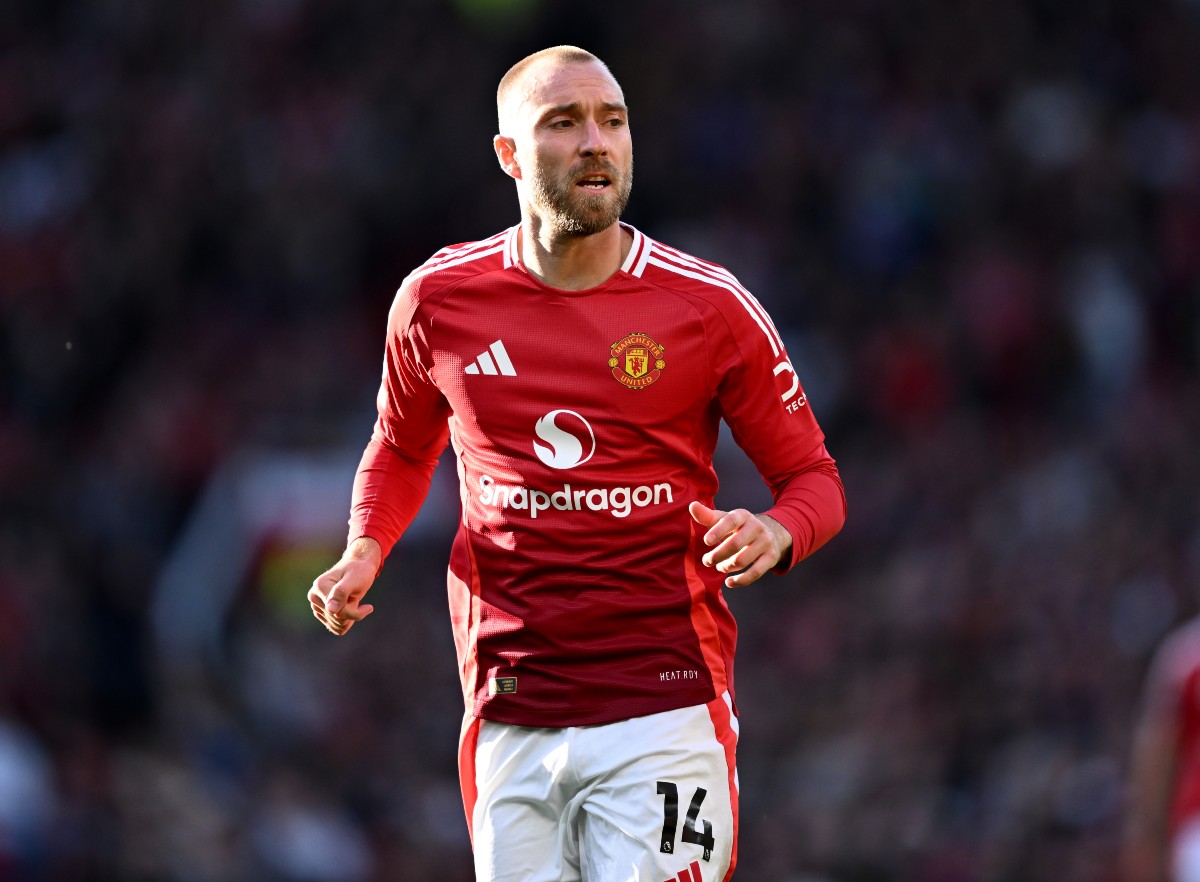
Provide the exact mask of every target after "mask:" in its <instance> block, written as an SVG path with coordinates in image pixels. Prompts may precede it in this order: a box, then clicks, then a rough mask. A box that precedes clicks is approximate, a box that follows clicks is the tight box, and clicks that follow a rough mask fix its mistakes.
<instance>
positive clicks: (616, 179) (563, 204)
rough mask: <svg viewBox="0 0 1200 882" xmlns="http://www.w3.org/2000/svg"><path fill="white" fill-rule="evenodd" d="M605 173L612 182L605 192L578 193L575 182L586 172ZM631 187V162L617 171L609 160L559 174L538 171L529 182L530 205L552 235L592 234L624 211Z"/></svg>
mask: <svg viewBox="0 0 1200 882" xmlns="http://www.w3.org/2000/svg"><path fill="white" fill-rule="evenodd" d="M600 173H602V174H606V175H608V177H609V179H610V180H611V181H612V183H611V185H610V187H609V190H611V193H610V192H609V191H605V192H604V193H603V194H602V195H601V196H600V197H599V198H598V197H593V196H589V195H588V194H587V193H585V192H580V190H579V188H578V187H576V186H575V182H576V181H577V180H579V179H580V177H582V176H584V175H588V174H600ZM632 190H633V162H632V160H631V161H630V163H629V166H628V168H627V169H626V170H625V171H624V172H621V171H618V169H617V167H616V166H615V165H613V164H612V163H611V162H596V163H590V164H589V165H587V166H586V167H585V168H584V169H583V170H582V171H581V170H580V169H574V170H572V171H570V172H568V173H567V174H564V175H562V176H561V177H557V178H555V177H552V176H551V175H549V174H547V173H546V172H544V171H542V170H540V169H539V170H538V171H537V172H536V173H535V174H534V175H533V178H532V180H531V181H530V191H531V196H532V198H533V204H534V205H535V206H537V208H539V209H540V210H541V213H542V214H543V220H545V221H546V222H547V223H549V225H550V228H551V233H552V235H555V236H561V237H565V238H578V237H583V236H592V235H595V234H596V233H599V232H602V231H604V230H607V229H608V228H609V227H611V226H612V225H613V224H615V223H616V222H617V221H618V220H620V218H621V215H622V214H624V213H625V206H627V205H628V204H629V194H630V192H631V191H632Z"/></svg>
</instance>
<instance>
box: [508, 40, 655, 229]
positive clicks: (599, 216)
mask: <svg viewBox="0 0 1200 882" xmlns="http://www.w3.org/2000/svg"><path fill="white" fill-rule="evenodd" d="M527 76H528V85H529V88H528V90H526V91H525V92H524V94H523V96H522V97H521V99H520V103H519V105H518V106H517V107H516V108H515V115H514V116H515V121H516V128H515V131H514V140H515V142H516V147H517V151H516V156H517V160H518V162H519V163H520V166H521V172H522V174H521V179H522V180H524V181H525V193H526V196H525V198H526V199H527V201H528V204H529V208H530V210H531V212H532V213H533V214H534V215H536V216H538V217H540V218H541V219H542V220H544V221H546V222H548V223H549V224H550V225H551V229H552V231H553V232H554V233H555V234H558V235H566V236H590V235H592V234H594V233H598V232H600V231H601V230H605V229H607V228H608V227H610V226H612V225H613V224H614V223H616V222H617V220H618V219H619V218H620V217H621V214H622V212H624V210H625V206H626V204H627V203H628V202H629V192H630V189H631V188H632V186H633V142H632V140H631V138H630V135H629V114H628V110H627V109H626V107H625V99H624V96H623V95H622V93H621V87H620V86H618V85H617V82H616V80H614V79H613V78H612V75H611V74H609V72H608V71H607V70H606V69H605V68H604V67H603V66H602V65H600V64H597V63H595V62H587V63H568V64H561V65H560V64H556V63H553V62H544V63H542V64H540V65H538V66H537V67H535V68H534V69H532V70H531V71H529V73H528V75H527Z"/></svg>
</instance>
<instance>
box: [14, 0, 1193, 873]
mask: <svg viewBox="0 0 1200 882" xmlns="http://www.w3.org/2000/svg"><path fill="white" fill-rule="evenodd" d="M556 43H575V44H578V45H582V46H584V47H585V48H587V49H589V50H591V51H594V52H596V53H597V54H598V55H600V56H601V57H602V58H604V59H605V60H606V61H607V62H608V63H609V65H610V66H611V68H612V69H613V71H614V73H615V74H616V76H617V78H618V80H620V81H621V83H622V85H623V86H624V88H625V92H626V98H627V100H628V102H629V104H630V106H631V109H632V115H631V123H632V132H633V135H634V143H635V145H636V151H635V152H636V157H637V175H636V186H635V187H634V191H633V200H632V202H631V205H630V211H629V214H628V216H627V218H628V220H630V221H631V222H632V223H634V224H635V225H637V226H639V227H640V228H642V229H644V230H645V231H646V232H647V233H649V234H650V235H652V236H654V237H656V238H658V239H660V240H662V241H665V242H667V243H669V244H672V245H675V246H678V247H681V248H684V249H686V250H689V251H692V252H694V253H698V254H700V255H703V256H705V257H707V258H710V259H713V260H716V261H718V262H721V263H724V264H725V265H726V266H728V267H729V268H730V269H731V270H732V271H733V272H735V273H736V274H737V275H738V276H739V277H740V278H741V280H742V281H743V282H744V283H745V284H746V285H747V287H749V288H750V289H751V290H752V291H753V292H755V294H756V295H757V296H758V297H759V299H760V300H762V301H763V303H764V304H765V305H766V306H767V308H768V309H769V310H770V311H771V313H772V315H773V316H774V317H775V319H776V323H777V324H778V325H779V326H780V329H781V331H782V332H783V334H784V336H785V339H786V340H787V341H788V345H789V351H790V352H791V354H792V357H793V361H794V362H795V363H796V365H797V369H798V371H799V373H800V375H801V377H802V378H803V380H804V382H805V387H806V390H807V391H808V393H809V396H810V399H811V401H812V402H813V406H814V408H815V410H816V414H817V416H818V418H819V420H820V421H821V423H822V426H823V428H824V429H825V431H826V434H827V436H828V446H829V449H830V451H831V452H832V454H833V455H834V456H835V458H837V460H838V463H839V466H840V468H841V471H842V475H843V478H844V481H845V484H846V492H847V497H848V502H849V511H850V515H849V521H848V523H847V527H846V529H845V531H844V532H843V534H842V535H841V536H839V537H838V538H837V539H836V540H835V541H834V542H833V543H832V544H831V545H830V546H828V547H827V548H825V549H824V550H822V551H821V552H819V553H818V555H817V556H815V557H814V558H812V559H811V560H810V561H808V562H806V563H805V564H803V565H801V566H800V567H798V568H797V569H796V570H794V571H793V572H792V573H791V574H789V575H788V576H786V577H783V578H781V579H773V580H768V581H764V582H763V583H760V584H759V585H756V586H755V587H754V588H753V589H751V590H748V591H745V592H741V593H738V594H736V595H734V596H731V597H730V598H729V600H730V604H731V606H732V607H733V608H734V611H735V613H736V614H737V615H738V617H739V621H740V623H741V626H742V631H741V638H740V646H741V648H740V654H739V668H738V671H737V678H738V679H737V684H738V702H739V707H740V711H741V717H742V732H743V738H742V743H741V748H740V753H739V760H740V769H741V785H742V802H741V805H742V809H741V811H742V822H741V848H740V862H739V871H738V878H740V879H745V880H747V882H756V880H771V882H1115V880H1116V879H1117V878H1118V875H1117V870H1116V866H1117V864H1116V860H1115V859H1116V856H1117V850H1118V847H1119V840H1120V835H1119V831H1120V826H1121V821H1122V810H1123V805H1124V799H1125V792H1126V791H1125V787H1126V780H1127V767H1128V763H1127V753H1128V749H1129V741H1130V729H1131V722H1132V718H1133V714H1134V709H1135V707H1136V704H1137V701H1138V694H1139V689H1140V682H1141V679H1142V677H1143V675H1144V671H1145V666H1146V663H1147V660H1148V658H1149V655H1150V653H1151V652H1152V651H1153V649H1154V647H1155V645H1156V644H1157V642H1158V641H1159V640H1160V639H1161V637H1162V635H1163V634H1164V633H1165V631H1166V630H1167V629H1168V628H1170V627H1171V626H1172V625H1173V624H1175V623H1177V622H1179V621H1181V620H1183V619H1184V618H1186V617H1188V616H1190V615H1192V614H1194V613H1195V612H1196V611H1197V609H1198V608H1200V604H1198V603H1197V601H1198V600H1200V592H1198V591H1197V588H1200V503H1198V501H1197V500H1198V498H1200V494H1198V493H1197V488H1198V487H1200V456H1198V455H1197V446H1196V445H1197V439H1200V378H1198V370H1197V369H1198V367H1200V365H1198V358H1200V52H1198V51H1197V46H1200V2H1197V0H1142V2H1136V3H1132V2H1120V0H1086V2H1085V0H1017V2H1011V3H999V2H994V0H953V2H952V0H916V2H910V3H888V2H883V0H811V2H804V3H789V2H785V0H751V2H742V0H664V2H646V3H641V2H635V0H615V2H612V3H609V4H607V5H605V6H595V7H587V8H586V9H585V8H582V7H578V6H576V5H574V4H561V3H554V2H552V0H455V2H449V0H407V2H404V3H396V2H387V0H356V2H334V0H217V2H213V3H197V4H157V3H144V2H138V0H88V2H83V3H70V2H65V0H12V2H8V3H5V4H4V6H3V8H2V9H0V318H2V323H0V880H2V882H8V880H14V882H17V880H20V882H25V880H30V882H43V880H44V882H75V880H81V882H82V880H87V882H99V880H118V879H119V880H130V882H158V880H180V882H218V880H219V882H239V880H268V882H270V880H277V882H334V880H341V882H375V880H379V882H383V880H389V882H428V880H433V879H437V880H441V882H467V880H469V879H471V878H472V874H471V870H470V857H469V843H468V842H467V835H466V826H465V822H464V820H463V817H462V809H461V804H460V801H459V796H458V785H457V780H456V777H455V770H454V762H455V748H456V741H457V733H458V725H459V722H460V716H461V696H460V693H459V687H458V684H457V675H456V670H455V663H454V651H453V646H452V643H451V639H450V632H449V625H448V622H447V618H446V611H445V593H444V591H445V589H444V566H445V561H446V556H447V553H448V542H449V539H448V537H449V531H450V530H452V529H453V526H454V519H455V513H454V512H455V509H454V505H455V504H456V501H455V489H454V482H453V465H452V463H447V464H446V467H444V468H443V470H442V472H443V475H442V476H440V477H439V481H438V482H437V483H436V484H435V487H434V491H433V493H434V495H435V497H438V499H436V500H431V504H432V505H437V504H439V500H440V502H444V503H445V505H444V508H445V509H446V510H447V512H448V513H447V514H446V516H445V517H444V518H442V519H440V520H439V521H437V522H435V523H433V524H431V525H429V526H426V527H424V528H423V532H422V534H421V535H420V536H419V537H416V538H415V539H411V540H406V541H405V542H402V544H401V545H400V546H399V547H398V548H397V550H396V552H395V553H394V554H393V556H392V558H391V559H390V560H389V563H388V565H387V567H386V568H385V570H384V573H383V576H382V577H381V581H380V583H379V584H377V586H376V588H375V589H374V592H373V600H374V602H375V603H376V604H377V607H378V611H377V613H376V615H375V616H374V617H373V618H372V619H371V620H370V621H369V622H367V623H364V624H363V625H362V626H361V627H359V628H357V629H355V631H354V632H353V633H352V634H351V635H350V636H348V637H346V638H344V639H341V640H335V639H333V638H331V637H330V636H329V635H328V634H326V633H325V632H324V631H323V630H321V629H320V628H319V626H317V624H316V623H315V622H314V621H312V620H311V618H310V617H309V614H308V610H307V606H306V602H305V599H304V594H305V591H306V590H307V587H308V583H309V582H310V581H311V579H312V578H313V577H314V576H315V575H316V574H317V573H318V572H319V571H320V570H321V569H323V568H324V566H325V565H326V564H327V563H329V562H331V561H332V560H333V559H335V557H336V555H337V553H338V552H339V550H340V543H341V542H342V541H343V539H344V536H343V534H342V533H340V532H339V531H340V530H341V529H342V528H343V525H344V518H345V514H346V512H345V507H344V505H345V504H344V500H343V499H341V498H336V499H331V498H327V497H324V496H322V495H321V494H316V495H315V496H313V497H311V498H310V499H309V500H308V501H307V502H306V503H305V504H304V506H303V507H308V506H311V507H312V508H313V509H314V510H318V509H319V510H321V515H322V516H323V517H326V518H328V519H331V520H332V522H333V528H331V529H330V530H327V531H325V532H324V533H321V532H319V531H318V532H316V533H313V532H311V531H310V532H309V533H308V534H306V535H305V537H304V539H303V541H295V540H294V539H289V537H288V536H286V535H280V534H279V533H278V532H277V531H272V529H271V528H270V524H269V523H268V524H267V525H266V526H265V527H264V526H262V525H260V526H259V527H258V528H256V530H255V531H253V534H252V535H249V536H243V537H242V541H243V542H245V543H248V544H249V546H250V551H249V555H248V560H249V564H248V565H247V566H246V567H244V568H242V569H241V570H239V572H240V573H241V575H240V576H238V578H236V579H235V580H233V582H234V583H233V584H226V585H213V586H211V587H212V588H213V590H214V591H216V592H224V594H226V595H228V602H227V604H226V605H225V606H224V607H222V608H221V612H222V617H221V619H220V622H219V625H220V627H219V633H218V634H217V636H216V639H215V640H213V641H210V642H209V643H208V644H205V645H204V646H203V647H201V648H195V647H189V648H187V649H179V648H178V647H172V645H171V642H170V640H169V639H167V638H165V637H164V636H163V634H162V633H158V632H156V630H155V625H154V618H153V616H152V614H151V612H152V610H153V609H154V608H155V604H156V602H157V595H158V594H159V592H161V591H163V590H164V589H163V583H164V578H163V573H164V570H165V569H166V568H167V567H168V564H169V563H170V562H171V561H172V560H177V559H178V555H179V548H180V543H181V541H182V537H184V536H185V535H188V531H189V524H192V523H193V522H194V520H195V518H196V512H197V510H198V508H199V507H200V503H201V501H202V500H203V499H205V497H206V493H208V492H209V489H210V488H211V487H212V486H213V481H214V476H216V475H218V474H222V473H223V472H222V470H223V469H228V468H229V464H230V463H231V462H234V461H238V457H240V456H243V455H244V453H245V451H247V450H251V449H252V450H254V451H257V454H256V455H258V456H259V457H261V456H263V455H266V456H268V457H270V456H271V455H275V454H278V455H280V456H283V455H286V456H306V455H310V454H311V455H321V454H322V453H323V452H327V451H329V450H351V451H353V450H357V449H361V446H362V444H363V443H365V441H366V439H367V437H368V435H369V432H370V429H371V424H372V420H373V411H372V407H373V398H374V391H375V386H376V384H377V380H378V373H379V364H380V359H381V357H382V345H383V326H384V319H385V316H386V312H387V308H388V305H389V303H390V300H391V297H392V294H393V292H394V290H395V288H396V286H397V285H398V284H399V281H400V279H402V278H403V276H404V275H405V273H406V272H407V271H408V270H409V269H411V268H412V267H414V266H415V265H417V264H418V263H420V262H421V261H422V260H424V259H425V257H427V256H428V255H429V254H431V253H432V252H433V251H434V250H436V249H437V248H439V247H441V246H442V245H445V244H447V243H450V242H458V241H465V240H471V239H477V238H482V237H485V236H487V235H490V234H492V233H494V232H496V231H498V230H499V229H501V228H503V227H505V226H508V225H510V224H512V223H515V222H516V221H517V219H518V217H517V211H516V200H515V194H514V193H513V191H512V189H511V182H509V181H508V180H507V179H506V178H504V177H503V175H502V174H501V173H500V172H499V170H498V169H497V167H496V165H495V160H494V157H493V156H492V153H491V147H490V138H491V135H492V134H493V131H494V128H495V111H494V88H495V83H496V82H497V81H498V79H499V77H500V75H501V74H502V73H503V72H504V70H506V69H507V67H508V65H509V64H511V63H512V62H513V61H515V60H517V59H518V58H520V57H521V56H523V55H524V54H526V53H527V52H529V51H532V50H534V49H538V48H542V47H543V46H546V45H552V44H556ZM264 451H265V452H266V453H265V454H264V453H263V452H264ZM255 461H260V460H255ZM721 467H722V471H723V476H724V480H723V484H722V496H721V497H719V500H720V499H725V500H727V501H731V502H734V503H735V504H744V503H743V500H745V499H748V498H753V495H754V494H756V493H759V494H761V492H762V490H761V487H760V485H759V483H758V479H757V476H755V475H754V474H753V472H752V470H750V469H748V467H747V465H746V464H745V462H744V460H741V459H739V456H738V454H737V451H736V450H731V449H729V448H728V447H725V448H723V449H722V462H721ZM352 470H353V460H352V459H351V461H350V462H349V465H348V466H347V468H346V470H345V473H344V484H345V492H346V493H347V494H348V492H349V483H350V480H351V477H352ZM443 478H444V480H443ZM202 553H203V555H204V556H206V557H207V558H210V559H212V560H214V561H219V560H221V559H222V558H223V557H224V556H225V555H227V554H229V550H228V548H226V547H225V546H224V545H223V543H221V542H217V541H212V542H209V543H208V545H207V546H204V545H202ZM197 581H198V582H199V583H200V584H199V590H200V592H201V593H203V591H204V590H205V587H206V583H205V580H203V579H200V580H197ZM168 636H169V635H168Z"/></svg>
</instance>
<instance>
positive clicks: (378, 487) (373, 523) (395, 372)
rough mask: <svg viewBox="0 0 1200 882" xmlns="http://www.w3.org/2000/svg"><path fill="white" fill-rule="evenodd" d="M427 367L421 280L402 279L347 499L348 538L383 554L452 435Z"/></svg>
mask: <svg viewBox="0 0 1200 882" xmlns="http://www.w3.org/2000/svg"><path fill="white" fill-rule="evenodd" d="M431 369H432V349H431V346H430V343H429V328H428V325H427V322H426V320H425V317H424V315H423V311H422V308H421V298H420V281H419V280H417V281H411V280H410V281H406V282H405V284H404V285H403V286H402V287H401V288H400V291H399V292H398V293H397V294H396V299H395V301H394V302H393V303H392V308H391V311H390V312H389V314H388V325H387V345H386V349H385V353H384V360H383V377H382V380H381V382H380V384H379V394H378V397H377V399H376V407H377V410H378V417H377V418H376V420H375V428H374V431H373V432H372V433H371V440H370V442H368V444H367V447H366V450H364V451H363V456H362V460H361V461H360V462H359V465H358V472H357V474H356V475H355V479H354V490H353V495H352V497H351V505H350V532H349V539H350V540H351V541H353V540H354V539H356V538H359V537H361V536H368V537H370V538H372V539H375V540H376V541H377V542H378V543H379V545H380V547H381V548H382V549H383V554H384V556H385V557H386V556H387V554H388V553H389V552H390V551H391V549H392V547H393V546H394V545H395V544H396V542H397V541H398V540H399V539H400V536H401V535H402V534H403V533H404V531H405V530H406V529H407V528H408V525H409V524H411V523H412V520H413V518H414V517H416V514H417V510H418V509H420V507H421V504H422V503H423V502H424V501H425V497H426V495H427V494H428V493H429V485H430V483H431V481H432V480H433V470H434V468H435V467H436V466H437V462H438V458H439V457H440V456H441V453H442V451H443V450H444V449H445V447H446V443H447V441H448V439H449V435H450V430H449V422H448V420H449V416H450V408H449V404H448V403H447V402H446V399H445V397H444V396H443V395H442V392H441V390H440V389H438V387H437V385H436V384H435V383H434V381H433V377H432V375H431Z"/></svg>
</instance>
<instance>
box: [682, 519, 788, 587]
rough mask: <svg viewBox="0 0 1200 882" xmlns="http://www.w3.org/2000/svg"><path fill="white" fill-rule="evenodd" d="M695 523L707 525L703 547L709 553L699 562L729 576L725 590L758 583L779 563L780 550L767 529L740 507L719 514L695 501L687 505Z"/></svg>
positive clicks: (760, 521)
mask: <svg viewBox="0 0 1200 882" xmlns="http://www.w3.org/2000/svg"><path fill="white" fill-rule="evenodd" d="M689 511H690V512H691V515H692V517H693V518H694V519H695V520H696V522H697V523H699V524H701V525H702V526H708V528H709V529H708V531H707V532H706V533H705V534H704V544H705V545H708V546H711V547H712V550H711V551H708V552H706V553H705V554H704V555H703V556H702V557H701V559H700V561H701V563H703V564H704V565H705V566H706V567H713V568H714V569H715V570H716V571H717V572H719V573H727V574H731V575H730V576H729V578H727V579H726V580H725V585H726V586H727V587H729V588H744V587H745V586H747V585H749V584H751V583H753V582H756V581H758V579H760V578H761V577H762V576H763V575H764V574H766V572H767V571H768V570H770V569H771V567H773V566H775V564H777V563H778V562H779V556H780V550H779V548H778V547H777V544H776V541H775V537H774V535H773V534H772V533H771V531H770V529H769V528H768V527H767V526H766V524H764V523H763V522H762V520H760V519H759V518H758V517H757V516H756V515H754V514H752V513H750V512H749V511H747V510H746V509H744V508H737V509H734V510H733V511H728V512H723V511H720V510H718V509H710V508H707V507H706V506H703V505H701V504H700V503H698V502H693V503H692V504H691V506H689Z"/></svg>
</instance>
